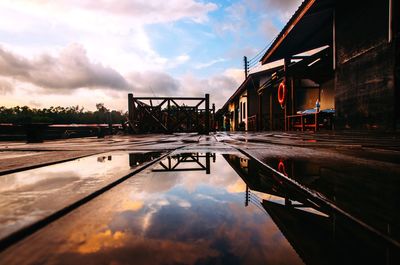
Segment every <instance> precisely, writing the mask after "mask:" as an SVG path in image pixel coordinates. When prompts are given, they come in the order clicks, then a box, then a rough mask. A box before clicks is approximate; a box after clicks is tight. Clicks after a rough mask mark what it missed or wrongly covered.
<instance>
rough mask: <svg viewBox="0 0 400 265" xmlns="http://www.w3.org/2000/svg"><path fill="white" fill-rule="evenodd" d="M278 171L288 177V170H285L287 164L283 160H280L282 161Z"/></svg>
mask: <svg viewBox="0 0 400 265" xmlns="http://www.w3.org/2000/svg"><path fill="white" fill-rule="evenodd" d="M278 171H279V172H280V173H282V174H283V175H285V176H287V173H286V169H285V163H284V162H283V160H280V161H279V164H278Z"/></svg>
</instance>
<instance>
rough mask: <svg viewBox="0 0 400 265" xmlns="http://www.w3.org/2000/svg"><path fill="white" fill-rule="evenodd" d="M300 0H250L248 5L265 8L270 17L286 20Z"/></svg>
mask: <svg viewBox="0 0 400 265" xmlns="http://www.w3.org/2000/svg"><path fill="white" fill-rule="evenodd" d="M301 3H302V0H251V2H250V6H252V7H253V8H256V9H259V10H266V11H268V13H269V14H270V15H271V16H272V17H278V18H280V19H281V20H282V21H283V22H286V20H288V19H289V18H290V17H291V16H292V15H293V13H294V12H295V11H296V9H297V8H298V7H299V6H300V4H301Z"/></svg>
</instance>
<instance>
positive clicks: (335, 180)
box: [265, 158, 400, 242]
mask: <svg viewBox="0 0 400 265" xmlns="http://www.w3.org/2000/svg"><path fill="white" fill-rule="evenodd" d="M265 162H266V163H267V164H269V165H271V166H272V167H274V168H275V169H277V170H278V171H279V172H281V173H283V174H284V175H286V176H288V177H289V178H291V179H293V180H295V181H296V182H298V183H300V184H301V185H303V186H305V187H307V188H309V189H312V190H314V191H316V192H318V193H319V194H323V195H324V196H325V197H326V198H327V199H329V200H330V201H331V202H332V203H334V204H335V205H337V206H339V207H340V208H342V209H344V210H345V211H346V212H348V213H350V214H351V215H353V216H355V217H357V218H358V219H360V220H362V221H363V222H365V223H367V224H368V225H370V226H372V227H373V228H374V229H377V230H378V231H380V232H381V233H383V234H385V235H388V236H389V237H391V238H393V239H394V240H396V241H397V242H400V211H399V199H400V196H399V194H400V193H399V192H400V173H399V172H400V171H399V169H398V168H397V169H396V168H395V167H388V168H386V169H383V170H382V168H377V167H376V165H374V164H371V165H363V166H360V165H357V164H354V162H353V163H352V162H346V161H341V162H338V161H329V160H323V161H321V160H319V159H315V160H313V161H307V160H300V159H297V160H291V159H277V158H275V159H273V158H270V159H266V160H265Z"/></svg>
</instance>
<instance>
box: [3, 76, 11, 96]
mask: <svg viewBox="0 0 400 265" xmlns="http://www.w3.org/2000/svg"><path fill="white" fill-rule="evenodd" d="M13 91H14V87H13V86H12V84H11V83H10V82H8V81H7V80H5V79H0V95H6V94H11V93H12V92H13Z"/></svg>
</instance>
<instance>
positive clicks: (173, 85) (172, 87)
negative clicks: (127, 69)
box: [127, 71, 181, 96]
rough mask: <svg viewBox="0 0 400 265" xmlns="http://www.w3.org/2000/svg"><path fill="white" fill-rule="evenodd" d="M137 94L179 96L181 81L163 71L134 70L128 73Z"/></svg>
mask: <svg viewBox="0 0 400 265" xmlns="http://www.w3.org/2000/svg"><path fill="white" fill-rule="evenodd" d="M127 78H128V80H129V81H130V82H131V83H132V89H133V93H134V95H136V96H172V95H175V96H179V95H180V86H181V85H180V82H179V80H177V79H175V78H173V77H171V76H170V75H168V74H166V73H162V72H152V71H148V72H134V73H130V74H129V75H128V77H127Z"/></svg>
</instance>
